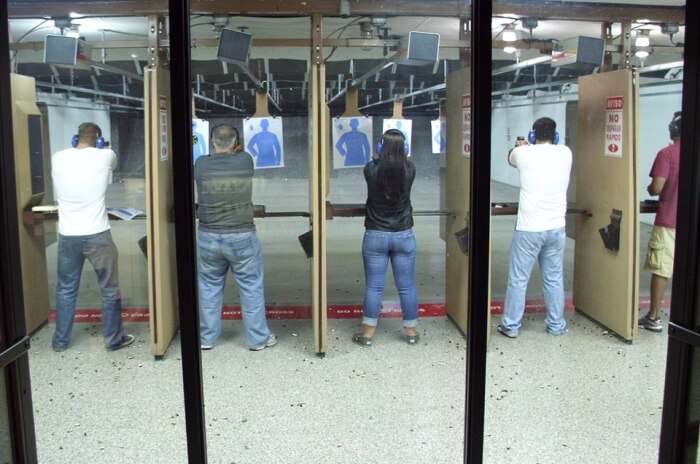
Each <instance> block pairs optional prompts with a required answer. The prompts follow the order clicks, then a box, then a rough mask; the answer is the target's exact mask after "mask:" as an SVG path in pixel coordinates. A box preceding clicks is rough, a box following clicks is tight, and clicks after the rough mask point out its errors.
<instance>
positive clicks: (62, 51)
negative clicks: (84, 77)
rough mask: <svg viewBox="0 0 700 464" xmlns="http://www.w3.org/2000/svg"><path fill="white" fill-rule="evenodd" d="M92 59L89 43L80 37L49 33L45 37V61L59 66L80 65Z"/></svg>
mask: <svg viewBox="0 0 700 464" xmlns="http://www.w3.org/2000/svg"><path fill="white" fill-rule="evenodd" d="M89 59H90V48H89V46H88V44H87V43H86V42H85V41H84V40H81V39H79V38H78V37H70V36H66V35H51V34H50V35H47V36H46V38H45V39H44V63H46V64H53V65H57V66H79V65H81V60H89Z"/></svg>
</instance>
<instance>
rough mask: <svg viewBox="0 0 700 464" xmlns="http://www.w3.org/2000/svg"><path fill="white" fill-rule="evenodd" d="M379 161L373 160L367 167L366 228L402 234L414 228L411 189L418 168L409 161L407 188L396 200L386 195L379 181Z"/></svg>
mask: <svg viewBox="0 0 700 464" xmlns="http://www.w3.org/2000/svg"><path fill="white" fill-rule="evenodd" d="M378 170H379V160H376V159H375V160H372V161H370V162H369V163H367V165H366V166H365V180H366V181H367V203H366V205H365V228H367V229H369V230H381V231H383V232H401V231H402V230H408V229H410V228H411V227H413V206H411V187H412V186H413V181H414V179H415V178H416V167H415V166H414V165H413V163H412V162H411V161H410V160H409V161H408V170H407V172H406V179H405V182H406V184H405V185H406V188H405V189H404V193H403V194H401V196H400V197H399V198H398V199H396V200H391V199H388V198H387V197H386V195H384V192H383V191H382V186H381V185H379V182H378V180H377V172H378Z"/></svg>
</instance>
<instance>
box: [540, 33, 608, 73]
mask: <svg viewBox="0 0 700 464" xmlns="http://www.w3.org/2000/svg"><path fill="white" fill-rule="evenodd" d="M604 53H605V42H604V41H603V39H598V38H596V37H583V36H580V37H574V38H572V39H567V40H563V41H562V42H561V46H560V48H559V50H554V51H552V63H551V65H552V66H553V67H560V68H564V69H570V70H573V71H577V72H579V73H584V74H588V73H591V72H593V70H594V69H595V68H596V67H599V66H601V65H602V64H603V55H604Z"/></svg>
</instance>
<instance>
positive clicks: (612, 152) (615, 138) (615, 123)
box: [605, 97, 624, 158]
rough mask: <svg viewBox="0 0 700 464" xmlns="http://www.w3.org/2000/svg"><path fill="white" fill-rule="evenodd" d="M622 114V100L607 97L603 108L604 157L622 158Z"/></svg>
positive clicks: (620, 98)
mask: <svg viewBox="0 0 700 464" xmlns="http://www.w3.org/2000/svg"><path fill="white" fill-rule="evenodd" d="M623 112H624V100H623V98H622V97H608V102H607V105H606V106H605V156H608V157H610V158H622V127H623V121H622V115H623Z"/></svg>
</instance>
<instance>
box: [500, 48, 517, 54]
mask: <svg viewBox="0 0 700 464" xmlns="http://www.w3.org/2000/svg"><path fill="white" fill-rule="evenodd" d="M503 51H504V52H506V53H508V54H509V55H512V54H513V53H515V52H517V51H518V49H517V48H515V47H511V46H507V47H503Z"/></svg>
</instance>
